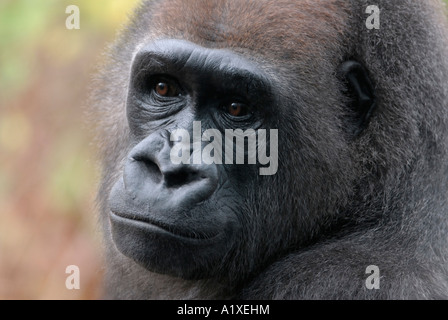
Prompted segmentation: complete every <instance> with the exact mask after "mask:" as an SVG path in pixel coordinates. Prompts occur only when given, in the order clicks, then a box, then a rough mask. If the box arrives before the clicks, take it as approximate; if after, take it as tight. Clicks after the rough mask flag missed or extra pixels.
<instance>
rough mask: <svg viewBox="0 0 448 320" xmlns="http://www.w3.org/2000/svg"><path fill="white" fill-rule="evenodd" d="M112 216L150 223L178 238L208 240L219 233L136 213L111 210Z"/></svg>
mask: <svg viewBox="0 0 448 320" xmlns="http://www.w3.org/2000/svg"><path fill="white" fill-rule="evenodd" d="M111 215H112V217H114V216H115V217H118V218H121V219H125V220H128V221H129V222H131V221H136V222H140V223H144V224H147V225H151V226H154V227H156V228H157V229H161V230H162V231H165V232H168V233H170V234H172V235H174V236H176V237H180V238H186V239H192V240H210V239H213V238H215V237H217V236H218V235H219V232H205V231H197V230H191V229H190V230H188V229H185V228H179V227H175V226H172V225H169V224H166V223H163V222H161V221H155V220H152V219H149V218H147V217H141V216H136V215H132V216H131V215H128V214H123V213H117V212H113V211H111Z"/></svg>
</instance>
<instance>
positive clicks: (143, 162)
mask: <svg viewBox="0 0 448 320" xmlns="http://www.w3.org/2000/svg"><path fill="white" fill-rule="evenodd" d="M133 160H134V161H136V162H138V163H139V164H140V167H141V168H142V169H143V170H144V171H145V173H146V175H147V177H148V178H150V179H151V180H152V181H154V182H155V183H160V182H161V181H162V172H160V169H159V166H158V165H157V164H156V163H154V162H153V161H151V160H150V159H146V158H139V157H135V158H133Z"/></svg>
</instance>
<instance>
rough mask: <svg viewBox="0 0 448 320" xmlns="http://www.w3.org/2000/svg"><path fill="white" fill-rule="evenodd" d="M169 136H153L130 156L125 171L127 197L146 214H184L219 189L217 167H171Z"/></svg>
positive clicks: (133, 150)
mask: <svg viewBox="0 0 448 320" xmlns="http://www.w3.org/2000/svg"><path fill="white" fill-rule="evenodd" d="M171 148H172V142H171V141H170V140H169V135H167V134H164V133H162V134H160V133H155V134H152V135H150V136H148V137H147V138H146V139H145V140H143V141H142V142H140V143H139V144H138V145H137V146H136V147H134V149H132V151H131V152H130V154H129V157H128V160H127V162H126V164H125V169H124V176H123V181H124V188H125V190H126V193H127V194H128V196H130V197H131V199H132V201H133V202H136V204H138V205H143V206H144V207H146V208H148V210H176V211H178V210H184V209H189V208H191V207H192V206H194V205H195V204H197V203H199V202H201V201H204V200H206V199H208V198H209V197H210V196H211V195H212V194H213V193H214V191H215V190H216V188H217V185H218V172H217V168H216V165H207V164H174V163H173V162H172V161H171V158H170V152H171Z"/></svg>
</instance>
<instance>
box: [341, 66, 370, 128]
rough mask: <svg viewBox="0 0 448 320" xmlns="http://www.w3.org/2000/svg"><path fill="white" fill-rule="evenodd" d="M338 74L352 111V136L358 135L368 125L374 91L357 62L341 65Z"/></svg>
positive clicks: (363, 69)
mask: <svg viewBox="0 0 448 320" xmlns="http://www.w3.org/2000/svg"><path fill="white" fill-rule="evenodd" d="M338 74H339V76H340V78H341V80H342V81H344V82H345V83H346V89H345V92H344V94H346V95H347V96H348V97H349V98H350V101H351V102H350V105H349V107H350V110H351V111H353V114H352V116H353V118H352V117H350V118H351V119H352V120H354V122H355V123H354V124H355V127H354V128H353V129H352V130H351V131H352V132H351V133H352V134H354V135H355V136H356V135H359V134H360V133H361V132H362V131H363V130H364V129H365V128H366V127H367V124H368V123H369V120H370V116H371V115H372V112H373V111H374V109H375V107H376V99H375V90H374V88H373V85H372V81H371V80H370V77H369V75H368V74H367V71H366V69H365V68H364V66H362V65H361V64H360V63H359V62H356V61H353V60H348V61H345V62H344V63H342V64H341V66H340V67H339V70H338Z"/></svg>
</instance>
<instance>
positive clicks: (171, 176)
mask: <svg viewBox="0 0 448 320" xmlns="http://www.w3.org/2000/svg"><path fill="white" fill-rule="evenodd" d="M164 177H165V185H166V187H167V188H180V187H182V186H184V185H187V184H190V183H192V182H194V181H196V180H199V179H205V178H206V176H205V175H200V174H199V172H197V171H195V170H188V169H187V170H186V169H179V170H176V171H172V172H166V173H165V174H164Z"/></svg>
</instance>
